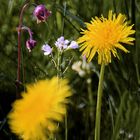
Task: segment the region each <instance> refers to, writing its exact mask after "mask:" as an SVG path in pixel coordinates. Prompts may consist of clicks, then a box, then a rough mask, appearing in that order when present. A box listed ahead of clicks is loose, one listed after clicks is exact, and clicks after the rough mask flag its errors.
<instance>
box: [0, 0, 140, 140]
mask: <svg viewBox="0 0 140 140" xmlns="http://www.w3.org/2000/svg"><path fill="white" fill-rule="evenodd" d="M24 3H25V1H24V0H4V1H2V0H1V1H0V140H16V139H17V137H16V136H15V135H14V134H12V133H11V132H10V130H9V128H8V125H7V120H6V116H7V113H8V112H9V111H10V109H11V103H12V102H13V101H14V100H15V99H16V86H15V80H16V75H17V31H16V27H18V22H19V14H20V10H21V7H22V6H23V4H24ZM30 3H31V5H30V7H29V8H28V9H27V10H26V11H25V13H24V18H23V24H24V25H25V26H28V27H30V28H31V29H32V31H33V32H34V34H33V36H34V39H36V40H37V46H36V48H35V49H34V50H33V51H32V53H30V54H29V53H28V51H27V49H26V47H25V41H26V40H27V39H28V34H27V33H26V32H22V38H21V40H22V65H21V66H22V70H21V73H22V81H23V82H24V83H31V82H34V81H36V80H38V79H43V78H51V77H52V76H54V75H56V74H57V73H56V70H55V68H54V66H53V63H52V61H51V59H50V58H49V57H46V56H44V55H43V53H42V51H41V47H42V45H43V44H44V43H45V42H46V43H49V44H50V45H51V46H52V47H54V42H55V41H56V40H57V38H58V37H60V36H61V35H64V36H65V38H66V39H69V40H76V39H77V38H78V37H79V36H80V28H84V27H85V25H84V22H89V21H90V20H91V18H92V17H95V16H100V15H101V14H103V15H104V16H107V14H108V11H109V10H113V11H114V12H116V13H120V12H121V13H123V14H126V16H127V19H128V21H129V23H130V24H134V29H135V30H136V34H135V37H136V41H135V44H134V46H128V45H127V46H126V45H125V47H126V48H127V49H128V50H130V53H129V54H124V53H123V52H121V51H118V52H119V56H120V60H117V59H113V60H112V63H111V64H109V65H108V66H107V67H106V70H105V79H104V94H103V103H102V118H101V140H140V72H139V69H140V59H139V50H140V46H139V44H140V39H139V38H140V22H139V21H140V2H139V1H138V0H34V1H33V0H31V1H30ZM32 3H36V4H41V3H43V4H45V6H46V7H47V8H48V9H49V10H51V11H52V15H51V17H49V19H48V21H47V23H41V24H37V23H36V21H35V19H34V17H33V14H32V11H33V9H34V6H33V5H32ZM54 56H55V57H57V56H56V55H54ZM80 56H81V53H80V52H79V51H78V50H71V51H67V52H66V53H65V54H64V59H63V60H64V62H63V67H64V68H65V67H66V66H67V65H68V62H69V60H70V59H71V58H72V57H73V59H72V63H71V65H72V64H73V63H74V62H76V61H79V60H80V59H81V58H80ZM71 65H70V66H69V69H68V71H67V72H66V73H65V75H64V77H65V78H68V79H69V81H70V85H71V87H72V91H73V97H72V101H71V104H70V106H69V107H68V140H92V139H93V136H94V127H95V110H96V95H97V86H98V77H99V71H100V66H99V65H98V64H97V58H96V57H95V58H94V59H93V61H92V64H91V65H92V66H91V68H90V70H89V71H86V76H84V77H80V76H79V75H78V73H76V72H75V71H73V70H72V69H71ZM89 79H90V80H91V81H92V82H91V85H90V84H89V83H88V80H89ZM20 90H21V91H23V90H24V88H23V87H22V86H21V88H20ZM90 92H92V99H93V104H92V105H91V104H90V102H89V93H90ZM90 110H92V113H93V114H90ZM56 137H57V140H63V139H65V138H64V137H65V134H64V123H62V124H61V129H60V131H59V132H58V133H57V134H56Z"/></svg>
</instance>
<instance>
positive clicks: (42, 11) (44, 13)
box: [33, 4, 51, 23]
mask: <svg viewBox="0 0 140 140" xmlns="http://www.w3.org/2000/svg"><path fill="white" fill-rule="evenodd" d="M33 14H34V16H35V17H36V19H37V23H40V22H44V21H46V20H47V19H48V17H49V16H50V15H51V11H49V10H47V9H46V7H45V6H44V5H43V4H41V5H38V6H36V8H35V10H34V12H33Z"/></svg>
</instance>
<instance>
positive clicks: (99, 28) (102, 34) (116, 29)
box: [77, 11, 135, 64]
mask: <svg viewBox="0 0 140 140" xmlns="http://www.w3.org/2000/svg"><path fill="white" fill-rule="evenodd" d="M86 26H87V29H85V30H84V29H82V34H83V36H82V37H80V38H79V39H78V41H77V42H78V43H79V44H80V45H81V48H80V51H83V53H82V54H83V55H85V56H86V57H87V58H88V62H90V61H91V60H92V58H93V57H94V56H95V54H96V53H98V63H99V64H101V63H105V64H108V63H111V54H113V56H114V57H118V55H117V50H116V49H117V48H118V49H121V50H122V51H124V52H125V53H128V52H129V51H128V50H127V49H126V48H125V47H124V46H123V45H122V43H125V44H129V45H132V44H133V41H134V40H135V39H134V38H133V37H130V35H132V34H134V33H135V30H132V27H133V25H131V26H128V23H127V22H126V17H125V15H122V14H119V15H118V16H116V14H113V13H112V11H109V14H108V19H107V18H104V17H103V16H102V17H101V18H98V17H95V19H92V20H91V23H86Z"/></svg>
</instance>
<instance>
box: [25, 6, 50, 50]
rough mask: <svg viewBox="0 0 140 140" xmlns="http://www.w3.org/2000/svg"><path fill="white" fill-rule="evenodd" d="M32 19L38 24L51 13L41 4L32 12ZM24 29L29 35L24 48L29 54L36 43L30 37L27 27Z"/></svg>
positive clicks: (30, 33)
mask: <svg viewBox="0 0 140 140" xmlns="http://www.w3.org/2000/svg"><path fill="white" fill-rule="evenodd" d="M33 15H34V17H35V18H36V20H37V23H40V22H45V21H46V20H47V19H48V17H49V16H50V15H51V11H49V10H47V9H46V8H45V6H44V5H43V4H41V5H38V6H36V7H35V9H34V12H33ZM23 28H24V29H27V30H28V32H29V35H30V38H29V39H28V40H27V41H26V47H27V49H28V50H29V52H31V50H32V49H33V48H34V47H35V46H36V44H37V41H36V40H34V39H33V37H32V34H33V33H32V32H31V30H30V28H28V27H26V28H25V27H23Z"/></svg>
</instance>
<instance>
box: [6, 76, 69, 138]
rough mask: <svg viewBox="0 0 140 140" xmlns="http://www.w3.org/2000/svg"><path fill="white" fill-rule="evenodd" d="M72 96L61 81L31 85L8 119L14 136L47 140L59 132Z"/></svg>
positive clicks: (64, 82)
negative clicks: (52, 134)
mask: <svg viewBox="0 0 140 140" xmlns="http://www.w3.org/2000/svg"><path fill="white" fill-rule="evenodd" d="M69 96H71V92H70V87H69V86H68V85H67V81H66V80H62V79H61V80H59V83H58V78H56V77H55V78H53V79H51V80H41V81H38V82H37V83H35V84H32V85H28V86H27V92H26V93H22V97H23V98H22V99H19V100H17V101H15V102H14V104H13V111H12V112H11V113H9V115H8V118H9V125H10V128H11V130H12V132H14V133H15V134H17V135H18V136H19V137H20V138H21V139H23V140H46V139H47V137H48V136H47V135H50V134H51V133H53V132H54V131H56V130H57V128H58V124H57V123H56V122H60V121H62V120H63V116H64V115H65V114H66V104H67V103H68V102H69V100H68V98H67V97H69Z"/></svg>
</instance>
